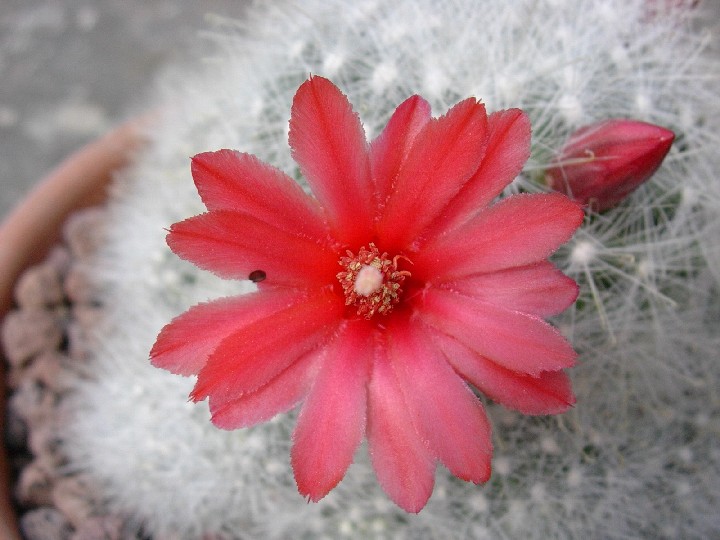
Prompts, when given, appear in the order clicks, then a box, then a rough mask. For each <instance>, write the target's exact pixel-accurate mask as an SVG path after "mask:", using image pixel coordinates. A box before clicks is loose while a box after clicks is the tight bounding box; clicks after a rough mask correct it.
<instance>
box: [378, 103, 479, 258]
mask: <svg viewBox="0 0 720 540" xmlns="http://www.w3.org/2000/svg"><path fill="white" fill-rule="evenodd" d="M486 144H487V114H486V112H485V106H484V105H483V104H482V103H478V102H477V101H476V100H475V99H472V98H471V99H466V100H464V101H461V102H460V103H458V104H457V105H455V106H454V107H453V108H452V109H450V110H449V111H448V113H447V114H446V115H445V116H442V117H440V118H438V119H432V120H430V121H429V122H428V123H427V124H426V125H425V127H423V129H422V130H421V131H420V133H418V135H417V137H415V140H414V142H413V145H412V148H411V149H410V152H409V154H408V156H407V159H406V160H405V161H404V162H403V164H402V167H401V168H400V171H399V173H398V175H397V180H396V182H395V189H394V190H393V191H392V193H391V195H390V197H389V199H388V200H387V204H386V207H385V211H384V215H383V216H382V217H381V218H380V221H379V223H378V225H377V229H378V235H379V237H380V238H382V239H383V249H387V250H392V251H396V252H398V251H401V250H402V249H403V248H405V247H406V246H408V245H409V244H410V243H411V242H412V241H413V240H414V239H415V238H417V237H418V236H419V235H420V233H421V232H422V231H423V229H425V228H426V227H427V225H428V224H429V223H431V222H432V221H433V220H434V219H435V218H436V216H437V215H438V214H439V213H440V211H441V210H442V209H443V208H444V207H445V205H447V203H448V201H449V200H450V199H452V198H453V197H454V196H455V195H457V193H458V191H459V190H460V188H461V187H462V186H463V184H464V183H465V182H466V181H467V180H468V179H469V178H470V177H471V176H472V174H473V173H474V172H475V171H476V170H477V167H478V165H479V164H480V160H481V159H482V157H483V153H484V152H485V146H486Z"/></svg>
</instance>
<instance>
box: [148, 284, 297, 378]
mask: <svg viewBox="0 0 720 540" xmlns="http://www.w3.org/2000/svg"><path fill="white" fill-rule="evenodd" d="M294 296H295V300H294V299H293V297H294ZM303 296H304V295H301V294H300V293H296V294H295V295H293V294H292V293H291V292H289V291H287V290H267V291H263V292H256V293H250V294H244V295H242V296H235V297H232V298H220V299H218V300H214V301H212V302H207V303H203V304H198V305H196V306H193V307H191V308H190V309H189V310H188V311H186V312H185V313H183V314H182V315H179V316H177V317H175V318H174V319H173V320H172V321H170V322H169V323H168V324H167V325H165V327H164V328H163V329H162V330H161V331H160V334H159V335H158V337H157V340H156V341H155V344H154V345H153V347H152V350H151V351H150V357H151V358H152V364H153V365H154V366H155V367H159V368H163V369H167V370H168V371H170V372H172V373H177V374H180V375H195V374H196V373H197V372H198V371H200V369H202V367H203V366H204V365H205V363H206V362H207V359H208V356H210V353H212V352H213V350H215V348H216V347H217V346H218V344H219V343H220V342H221V341H222V340H223V339H225V338H226V337H227V336H228V335H230V334H231V333H233V332H234V331H237V330H238V329H239V328H242V327H243V326H246V325H248V324H250V323H252V322H255V321H257V320H258V319H262V318H265V317H269V316H270V315H272V314H273V313H275V312H277V311H280V310H282V309H284V308H286V307H287V306H288V304H291V303H293V302H294V301H299V299H301V298H303Z"/></svg>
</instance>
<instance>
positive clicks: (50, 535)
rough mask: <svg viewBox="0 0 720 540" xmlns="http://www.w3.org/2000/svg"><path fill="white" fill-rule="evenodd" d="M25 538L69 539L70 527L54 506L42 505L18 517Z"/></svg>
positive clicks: (40, 539)
mask: <svg viewBox="0 0 720 540" xmlns="http://www.w3.org/2000/svg"><path fill="white" fill-rule="evenodd" d="M20 530H21V531H22V533H23V537H24V538H25V540H69V539H70V534H71V533H72V528H71V527H70V523H68V521H67V520H66V519H65V516H63V515H62V513H61V512H60V511H58V510H56V509H55V508H50V507H47V506H42V507H40V508H36V509H35V510H31V511H29V512H27V513H25V514H24V515H23V516H22V517H21V518H20Z"/></svg>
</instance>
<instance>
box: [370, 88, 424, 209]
mask: <svg viewBox="0 0 720 540" xmlns="http://www.w3.org/2000/svg"><path fill="white" fill-rule="evenodd" d="M429 120H430V104H429V103H428V102H427V101H425V100H424V99H423V98H421V97H420V96H412V97H410V98H408V99H406V100H405V101H404V102H403V103H401V104H400V106H399V107H398V108H397V109H395V112H394V113H393V115H392V116H391V117H390V120H389V121H388V123H387V125H386V126H385V129H384V130H383V131H382V133H381V134H380V135H379V136H378V137H377V138H376V139H375V140H374V141H373V142H372V143H371V144H370V170H371V171H372V178H373V181H374V182H375V190H376V192H377V200H378V201H379V202H380V205H381V206H382V205H384V203H385V200H386V199H387V198H388V196H389V195H390V191H391V190H392V188H393V185H394V183H395V177H396V176H397V174H398V171H399V170H400V167H401V165H402V164H403V162H404V161H405V159H406V158H407V155H408V152H409V151H410V148H411V147H412V143H413V141H414V140H415V137H416V136H417V134H418V133H419V132H420V130H421V129H422V128H423V127H424V126H425V124H427V123H428V121H429Z"/></svg>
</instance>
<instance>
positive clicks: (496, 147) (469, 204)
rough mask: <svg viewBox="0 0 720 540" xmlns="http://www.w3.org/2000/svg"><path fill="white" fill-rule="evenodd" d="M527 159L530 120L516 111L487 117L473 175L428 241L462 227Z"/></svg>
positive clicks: (444, 212) (506, 183)
mask: <svg viewBox="0 0 720 540" xmlns="http://www.w3.org/2000/svg"><path fill="white" fill-rule="evenodd" d="M529 157H530V119H529V118H528V116H527V115H526V114H525V113H524V112H523V111H521V110H520V109H508V110H505V111H497V112H494V113H492V114H491V115H490V116H489V117H488V143H487V149H486V150H485V155H484V157H483V160H482V161H481V162H480V166H479V167H478V169H477V171H476V172H475V174H474V175H473V176H472V178H470V180H468V181H467V183H466V184H465V185H464V186H463V187H462V189H461V190H460V192H459V193H458V194H457V195H456V196H455V198H454V199H453V200H452V201H450V203H449V204H448V206H447V207H446V208H445V210H444V211H443V213H442V215H441V216H440V217H439V219H437V220H436V221H435V223H434V224H433V226H432V230H431V231H427V232H426V235H427V236H428V237H432V236H434V235H436V234H438V233H440V232H442V231H448V230H451V229H454V228H455V227H457V226H459V225H462V224H463V223H464V222H466V221H467V220H468V219H469V218H470V217H472V216H473V215H475V214H476V213H477V212H478V211H479V210H481V209H482V208H484V207H485V206H487V205H488V204H490V202H491V201H492V200H493V199H495V197H497V196H498V195H500V193H502V190H503V189H505V186H507V185H508V184H509V183H510V182H512V181H513V180H514V179H515V177H516V176H517V175H518V174H520V171H522V168H523V166H524V165H525V162H526V161H527V159H528V158H529Z"/></svg>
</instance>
